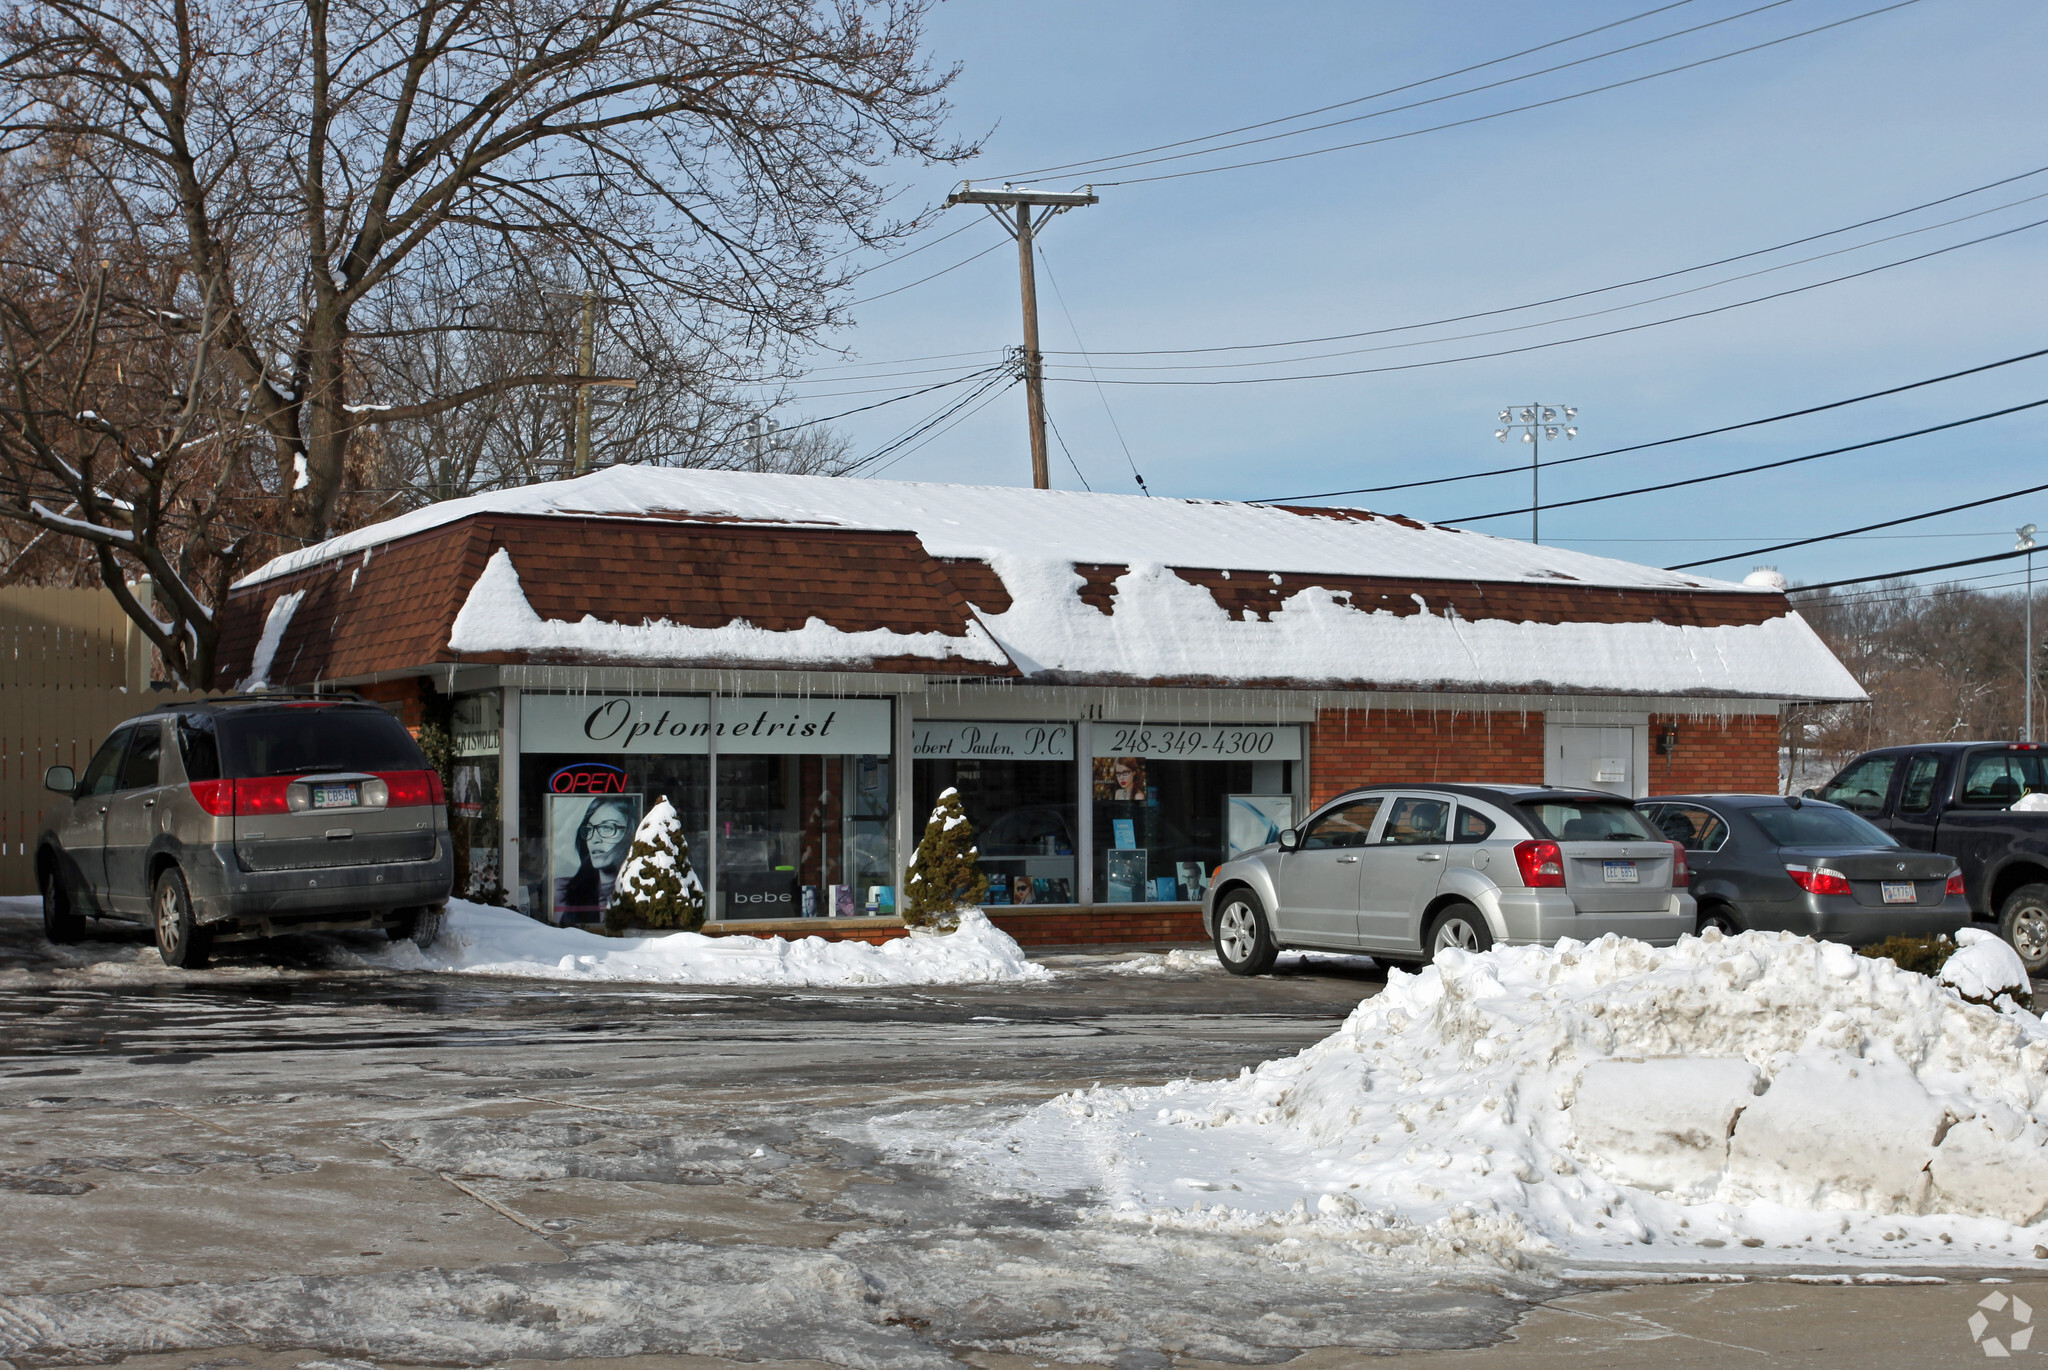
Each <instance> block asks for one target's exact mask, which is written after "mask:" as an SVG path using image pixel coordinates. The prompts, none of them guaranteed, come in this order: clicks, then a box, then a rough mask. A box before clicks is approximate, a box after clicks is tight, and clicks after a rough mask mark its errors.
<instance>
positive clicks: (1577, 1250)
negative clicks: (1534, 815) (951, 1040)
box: [884, 933, 2048, 1267]
mask: <svg viewBox="0 0 2048 1370" xmlns="http://www.w3.org/2000/svg"><path fill="white" fill-rule="evenodd" d="M2044 1067H2048V1027H2044V1026H2043V1024H2042V1022H2041V1020H2040V1019H2038V1018H2036V1017H2034V1016H2033V1015H2032V1014H2029V1013H2025V1012H2021V1011H2017V1010H2015V1011H2012V1012H2000V1011H1998V1010H1995V1009H1991V1008H1985V1007H1981V1006H1977V1005H1971V1004H1966V1003H1964V1002H1963V1001H1962V999H1961V998H1960V997H1959V996H1958V995H1957V994H1956V992H1955V991H1954V990H1952V989H1950V988H1948V987H1946V986H1943V985H1941V984H1939V983H1937V982H1936V981H1934V980H1933V979H1930V978H1928V977H1926V976H1921V975H1916V974H1913V973H1911V972H1907V971H1903V970H1900V969H1899V968H1898V967H1897V966H1895V965H1894V964H1892V963H1891V962H1890V961H1883V960H1873V959H1870V958H1866V957H1859V956H1857V955H1855V954H1854V953H1853V952H1851V951H1850V949H1849V948H1847V947H1844V946H1839V945H1834V944H1830V943H1817V942H1813V941H1810V940H1808V939H1805V938H1799V937H1794V936H1791V935H1789V934H1766V933H1747V934H1743V935H1741V936H1739V937H1733V938H1724V937H1721V936H1720V935H1718V934H1714V933H1710V934H1708V935H1707V936H1706V937H1704V938H1685V939H1683V940H1681V941H1680V942H1679V944H1678V945H1677V946H1675V947H1670V948H1662V949H1660V948H1654V947H1651V946H1648V945H1647V944H1644V943H1641V942H1632V941H1625V940H1621V939H1617V938H1613V937H1607V938H1603V939H1601V940H1599V941H1597V942H1593V943H1590V944H1584V943H1574V942H1570V941H1566V942H1562V943H1560V944H1559V945H1557V946H1556V947H1554V948H1546V947H1516V948H1502V949H1496V950H1494V951H1492V952H1489V953H1484V954H1479V955H1473V954H1467V953H1460V952H1445V953H1443V954H1442V955H1441V956H1440V957H1439V958H1438V960H1437V962H1436V964H1435V965H1434V966H1431V967H1429V968H1427V969H1425V970H1424V971H1423V972H1422V973H1421V974H1419V975H1406V974H1402V973H1400V972H1390V973H1389V975H1388V986H1387V989H1386V992H1385V993H1383V994H1381V995H1379V996H1377V997H1375V998H1372V999H1368V1000H1366V1001H1365V1002H1364V1003H1362V1004H1360V1005H1359V1007H1358V1008H1357V1010H1356V1011H1355V1012H1353V1014H1352V1015H1351V1017H1350V1018H1349V1019H1348V1020H1347V1021H1346V1023H1345V1024H1344V1026H1343V1027H1342V1028H1341V1029H1340V1030H1339V1031H1338V1032H1336V1033H1335V1034H1333V1035H1332V1036H1331V1037H1329V1038H1327V1039H1325V1040H1324V1041H1322V1042H1321V1043H1318V1044H1317V1045H1315V1046H1313V1047H1311V1048H1309V1049H1308V1050H1306V1051H1304V1052H1302V1053H1301V1054H1300V1055H1298V1056H1293V1057H1288V1058H1285V1059H1281V1060H1276V1061H1269V1062H1267V1063H1266V1064H1264V1065H1262V1066H1260V1067H1258V1068H1257V1069H1256V1070H1250V1069H1248V1070H1246V1071H1245V1072H1244V1073H1243V1074H1242V1075H1241V1076H1240V1077H1239V1078H1238V1079H1235V1080H1223V1081H1211V1082H1196V1081H1192V1080H1182V1081H1178V1082H1176V1083H1173V1084H1168V1085H1165V1086H1161V1087H1158V1088H1134V1089H1094V1090H1087V1091H1080V1092H1076V1093H1072V1094H1067V1095H1063V1096H1061V1097H1060V1098H1058V1099H1055V1100H1053V1101H1051V1102H1050V1103H1047V1104H1044V1105H1042V1106H1040V1107H1038V1108H1036V1109H1034V1110H1031V1111H1030V1112H1028V1113H1026V1114H1024V1115H1023V1116H1022V1117H1020V1118H1018V1119H1016V1120H1014V1121H1012V1122H1009V1123H1007V1124H1003V1125H1000V1126H997V1127H994V1128H992V1129H989V1130H986V1131H985V1132H983V1133H982V1134H981V1135H980V1136H979V1137H977V1138H972V1139H970V1140H969V1141H967V1142H966V1143H963V1144H959V1145H957V1146H955V1147H954V1148H953V1151H952V1154H953V1155H954V1157H955V1160H956V1163H958V1164H960V1165H962V1166H963V1167H964V1168H965V1169H967V1170H969V1171H972V1172H980V1173H981V1175H982V1177H983V1179H984V1182H985V1183H987V1184H989V1185H990V1186H991V1188H992V1189H994V1190H996V1191H998V1192H1009V1193H1012V1194H1032V1195H1058V1194H1070V1193H1077V1192H1078V1193H1092V1194H1093V1195H1095V1196H1097V1197H1098V1200H1099V1202H1098V1203H1097V1204H1096V1205H1095V1206H1093V1207H1091V1208H1090V1209H1089V1210H1088V1211H1087V1213H1088V1218H1089V1220H1090V1221H1092V1222H1095V1223H1106V1224H1110V1225H1113V1226H1117V1227H1120V1228H1131V1227H1136V1228H1141V1229H1144V1230H1148V1231H1150V1232H1152V1233H1154V1234H1155V1235H1158V1236H1160V1237H1162V1238H1165V1239H1169V1240H1170V1239H1171V1234H1174V1233H1190V1232H1196V1231H1205V1232H1211V1233H1237V1234H1241V1235H1247V1236H1249V1235H1254V1234H1263V1235H1264V1236H1266V1237H1267V1238H1268V1239H1269V1240H1273V1241H1276V1242H1278V1243H1280V1244H1282V1245H1285V1244H1287V1243H1288V1242H1306V1243H1309V1244H1311V1245H1313V1244H1315V1243H1317V1242H1319V1241H1321V1240H1324V1239H1335V1240H1338V1241H1341V1242H1342V1243H1343V1244H1344V1245H1345V1247H1346V1248H1348V1249H1351V1250H1354V1251H1357V1250H1363V1251H1366V1252H1369V1253H1371V1254H1373V1255H1375V1256H1379V1257H1384V1258H1387V1259H1390V1260H1393V1261H1396V1262H1401V1263H1414V1264H1426V1263H1438V1262H1445V1261H1448V1262H1452V1263H1456V1262H1458V1261H1460V1260H1461V1259H1462V1260H1479V1261H1482V1262H1489V1263H1497V1264H1499V1265H1501V1266H1508V1267H1513V1266H1518V1265H1521V1264H1524V1263H1526V1262H1529V1261H1536V1262H1540V1263H1548V1262H1554V1261H1557V1260H1560V1259H1563V1260H1571V1261H1581V1262H1584V1261H1597V1262H1604V1263H1617V1262H1619V1263H1627V1264H1629V1265H1631V1266H1641V1265H1657V1264H1669V1263H1672V1262H1684V1263H1686V1264H1687V1265H1688V1266H1692V1267H1698V1266H1701V1265H1706V1266H1714V1265H1727V1264H1738V1263H1772V1264H1795V1263H1796V1264H1802V1265H1809V1266H1810V1265H1814V1264H1822V1265H1826V1264H1859V1265H1860V1264H1867V1263H1870V1262H1873V1261H1884V1260H1892V1261H1896V1262H1899V1263H1904V1264H1914V1265H1957V1264H1965V1265H1968V1264H1980V1265H1981V1264H1999V1265H2011V1264H2024V1265H2032V1264H2033V1263H2034V1262H2035V1261H2036V1260H2037V1258H2048V1223H2042V1222H2041V1221H2040V1219H2041V1218H2042V1216H2043V1212H2044V1210H2048V1151H2044V1149H2043V1142H2044V1140H2048V1126H2044V1116H2048V1100H2044V1098H2043V1095H2044V1092H2048V1077H2044V1074H2043V1072H2044ZM905 1121H906V1127H905V1131H906V1132H909V1131H911V1130H913V1129H912V1128H910V1127H909V1126H907V1124H908V1120H907V1119H906V1120H905ZM884 1135H886V1125H885V1128H884ZM924 1145H926V1146H927V1147H929V1146H930V1145H931V1140H930V1139H926V1140H925V1143H924Z"/></svg>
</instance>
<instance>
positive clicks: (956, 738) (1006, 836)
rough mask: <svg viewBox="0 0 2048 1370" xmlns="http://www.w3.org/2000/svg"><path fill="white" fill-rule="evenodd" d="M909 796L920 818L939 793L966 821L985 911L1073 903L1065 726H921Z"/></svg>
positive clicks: (1075, 888)
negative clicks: (949, 794)
mask: <svg viewBox="0 0 2048 1370" xmlns="http://www.w3.org/2000/svg"><path fill="white" fill-rule="evenodd" d="M911 735H912V744H911V754H912V756H913V757H915V758H916V760H915V764H914V769H913V771H912V776H911V793H912V794H913V796H914V797H915V799H916V803H917V806H918V809H917V811H918V813H919V814H920V815H922V814H928V813H930V812H931V811H932V809H933V807H934V806H935V805H937V803H938V798H939V795H940V794H942V793H944V792H945V791H946V790H947V789H955V790H958V791H959V792H960V804H961V807H962V808H964V809H965V810H966V811H967V818H968V821H969V822H971V823H973V824H974V834H975V836H974V842H975V846H976V847H978V848H979V849H980V854H981V869H982V872H983V873H984V874H985V875H987V876H988V880H989V890H988V899H987V902H988V903H990V904H1071V903H1073V902H1074V901H1075V900H1076V898H1078V897H1079V883H1080V881H1079V866H1078V858H1077V856H1076V852H1077V850H1078V848H1079V845H1080V844H1079V843H1078V842H1077V841H1076V838H1077V837H1078V833H1077V832H1076V831H1075V803H1074V794H1075V780H1074V733H1073V726H1072V725H1071V724H1067V723H1010V722H1003V723H956V722H951V721H932V722H920V723H917V724H915V725H913V727H912V729H911Z"/></svg>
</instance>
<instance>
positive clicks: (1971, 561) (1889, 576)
mask: <svg viewBox="0 0 2048 1370" xmlns="http://www.w3.org/2000/svg"><path fill="white" fill-rule="evenodd" d="M2042 403H2044V404H2048V400H2044V401H2042ZM2025 555H2027V554H2026V552H2024V551H2020V552H1994V553H1992V554H1991V555H1990V556H1988V557H1969V558H1967V559H1965V560H1963V561H1944V562H1942V563H1941V564H1940V565H1938V566H1915V567H1913V568H1912V569H1911V570H1909V571H1886V572H1884V573H1883V574H1882V575H1875V576H1856V577H1853V578H1851V579H1849V580H1829V581H1823V582H1822V583H1821V584H1819V585H1796V586H1793V587H1792V588H1790V589H1788V590H1787V591H1786V592H1785V593H1786V594H1788V595H1789V594H1806V593H1808V592H1810V591H1814V590H1833V589H1835V588H1837V587H1839V586H1843V585H1867V584H1869V583H1870V582H1871V581H1873V580H1898V579H1901V578H1903V577H1905V576H1924V575H1926V574H1927V573H1928V572H1930V571H1950V570H1954V569H1955V568H1956V567H1958V566H1982V565H1984V564H1985V563H1987V562H1993V561H2011V560H2012V559H2013V558H2014V557H2023V556H2025Z"/></svg>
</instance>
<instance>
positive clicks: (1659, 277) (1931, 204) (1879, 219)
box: [912, 166, 2048, 361]
mask: <svg viewBox="0 0 2048 1370" xmlns="http://www.w3.org/2000/svg"><path fill="white" fill-rule="evenodd" d="M2044 171H2048V166H2040V167H2035V168H2034V169H2033V170H2032V171H2022V172H2020V173H2018V174H2017V175H2013V176H2005V177H2001V178H2000V179H1998V180H1996V181H1987V182H1985V183H1984V184H1983V185H1980V186H1972V187H1971V188H1970V189H1968V190H1959V191H1956V192H1955V193H1954V194H1952V195H1943V196H1941V197H1939V198H1938V199H1933V200H1927V201H1924V202H1922V203H1920V204H1917V205H1911V206H1909V207H1907V208H1905V209H1898V210H1893V211H1892V212H1890V213H1888V214H1879V215H1877V216H1876V217H1874V218H1869V219H1863V220H1859V221H1858V222H1856V223H1853V224H1844V225H1842V226H1841V227H1840V228H1830V229H1828V230H1826V231H1825V232H1821V233H1809V234H1807V235H1806V236H1805V237H1802V238H1793V239H1791V240H1790V241H1788V242H1782V243H1777V244H1774V245H1773V246H1770V247H1759V248H1755V249H1753V250H1751V251H1748V252H1738V253H1736V254H1735V255H1734V256H1732V257H1721V258H1718V259H1716V260H1714V261H1711V262H1701V263H1699V264H1698V265H1696V266H1687V267H1680V268H1678V269H1677V270H1675V271H1662V272H1659V273H1657V274H1656V275H1653V276H1640V277H1637V278H1636V279H1635V280H1632V281H1621V282H1618V283H1616V284H1614V285H1603V286H1597V287H1595V288H1593V289H1590V290H1577V291H1573V292H1572V293H1570V294H1568V295H1553V296H1551V297H1550V298H1549V299H1546V300H1532V301H1530V302H1529V303H1527V304H1517V305H1507V306H1505V307H1503V308H1500V309H1482V310H1478V311H1476V312H1474V313H1470V314H1454V315H1452V316H1450V317H1448V318H1442V319H1431V320H1429V321H1427V322H1424V323H1406V324H1394V325H1390V326H1388V327H1385V328H1369V329H1365V330H1363V331H1360V332H1357V333H1332V334H1328V335H1326V336H1324V337H1319V338H1290V339H1286V340H1284V341H1281V342H1264V343H1232V344H1228V345H1223V346H1217V347H1167V348H1152V349H1136V350H1129V351H1119V352H1089V353H1083V354H1080V355H1085V356H1090V357H1184V356H1195V355H1199V354H1203V353H1212V352H1252V351H1263V350H1269V349H1272V348H1280V347H1307V346H1312V345H1314V344H1317V343H1329V342H1350V341H1352V340H1353V339H1355V338H1374V337H1381V336H1384V335H1385V334H1388V333H1408V332H1413V331H1415V330H1417V329H1422V328H1442V327H1445V326H1447V325H1450V324H1456V323H1470V322H1471V321H1472V320H1474V319H1489V318H1495V317H1497V316H1499V315H1502V314H1519V313H1522V312H1523V311H1524V310H1530V309H1542V308H1544V307H1546V306H1548V305H1553V304H1568V303H1570V302H1571V301H1573V300H1582V299H1586V298H1588V297H1590V296H1593V295H1605V294H1609V293H1611V292H1613V291H1616V290H1628V289H1632V288H1633V287H1635V286H1639V285H1654V284H1656V283H1657V282H1658V281H1668V280H1671V279H1672V278H1674V277H1677V276H1689V275H1691V274H1692V273H1694V272H1696V271H1711V270H1713V269H1714V268H1715V267H1717V266H1729V265H1732V264H1734V263H1736V262H1741V261H1747V260H1749V259H1750V258H1752V257H1766V256H1769V255H1770V254H1771V253H1773V252H1783V251H1785V250H1786V249H1788V248H1794V247H1803V246H1805V245H1806V244H1807V243H1813V242H1819V241H1820V240H1821V239H1823V238H1833V237H1839V236H1840V235H1841V234H1844V233H1854V232H1855V231H1856V230H1857V229H1859V228H1869V227H1870V226H1872V225H1873V224H1881V223H1886V222H1889V221H1890V220H1892V219H1902V218H1904V217H1906V216H1907V215H1909V214H1918V213H1919V212H1920V211H1922V210H1925V209H1933V208H1935V207H1936V206H1937V205H1945V204H1950V203H1952V202H1954V201H1956V200H1963V199H1968V198H1969V197H1970V196H1972V195H1981V194H1983V193H1984V192H1985V191H1987V190H1996V189H1998V188H1999V187H2000V186H2006V185H2011V184H2013V183H2014V182H2015V181H2024V180H2026V179H2028V178H2029V177H2033V176H2039V175H2040V174H2041V173H2042V172H2044ZM2017 203H2025V202H2024V201H2020V202H2017ZM2007 207H2009V206H2007ZM1047 355H1049V356H1064V355H1066V354H1064V353H1058V352H1049V353H1048V354H1047ZM912 360H918V361H925V360H932V359H930V358H922V357H920V358H914V359H912Z"/></svg>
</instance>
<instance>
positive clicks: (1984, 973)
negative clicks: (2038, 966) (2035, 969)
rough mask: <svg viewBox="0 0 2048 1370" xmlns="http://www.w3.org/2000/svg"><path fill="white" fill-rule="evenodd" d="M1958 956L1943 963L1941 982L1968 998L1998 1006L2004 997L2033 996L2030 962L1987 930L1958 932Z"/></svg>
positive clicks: (1995, 934)
mask: <svg viewBox="0 0 2048 1370" xmlns="http://www.w3.org/2000/svg"><path fill="white" fill-rule="evenodd" d="M1956 946H1957V947H1958V948H1959V950H1957V952H1956V953H1955V955H1953V956H1951V957H1949V958H1948V960H1947V961H1945V962H1943V963H1942V967H1941V983H1943V984H1944V985H1949V986H1951V987H1953V988H1954V989H1955V992H1956V993H1958V994H1960V995H1962V996H1963V997H1964V998H1965V999H1971V1000H1975V1001H1976V1002H1978V1003H1982V1004H1990V1003H1996V1002H1997V1000H1998V996H1999V995H2001V994H2012V993H2015V992H2017V993H2020V994H2026V993H2029V992H2030V991H2031V990H2032V988H2033V985H2032V982H2031V981H2030V980H2029V979H2028V978H2027V963H2026V962H2024V961H2022V960H2020V954H2019V953H2018V952H2016V951H2014V950H2013V949H2012V947H2011V945H2010V944H2008V943H2007V942H2006V940H2005V939H2004V938H2002V937H2000V936H1999V935H1998V934H1997V933H1995V932H1990V931H1987V930H1986V929H1984V928H1958V929H1956Z"/></svg>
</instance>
